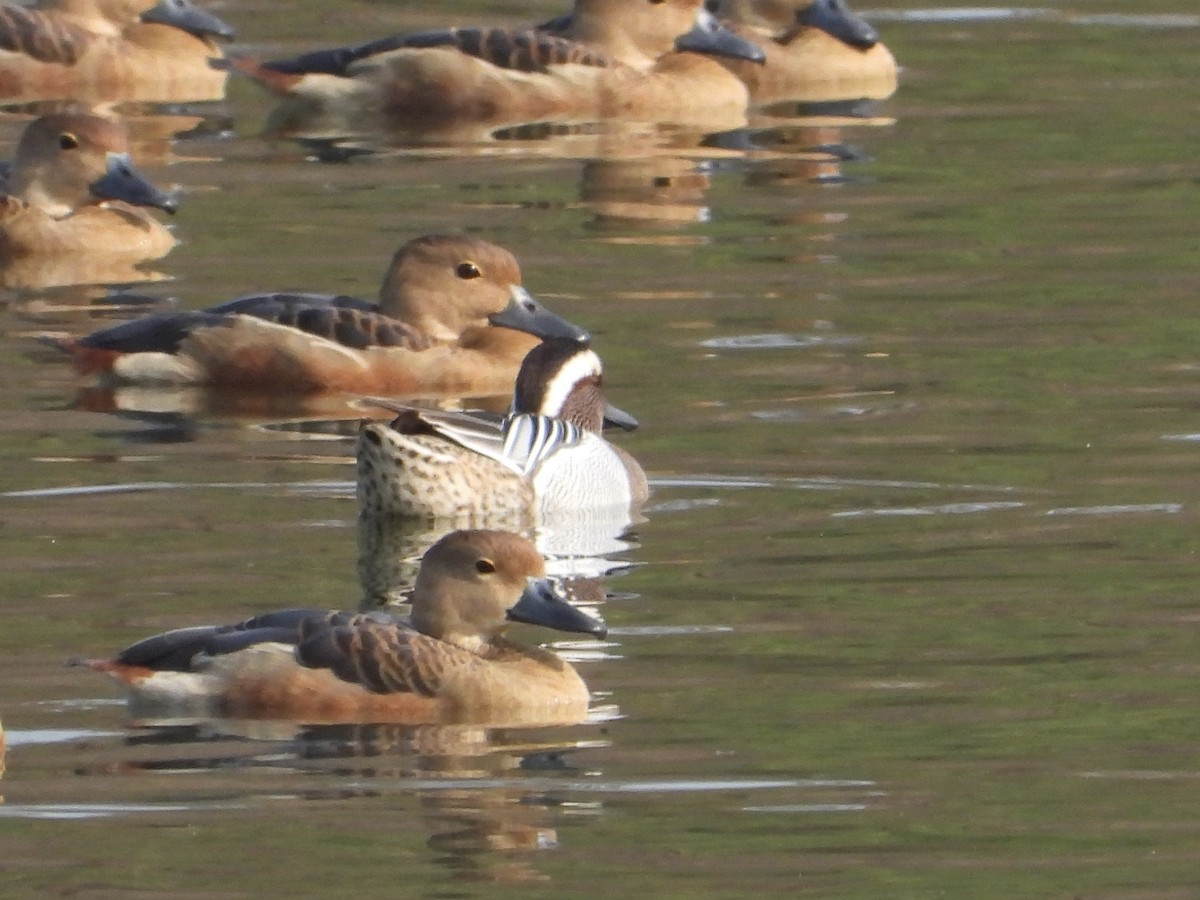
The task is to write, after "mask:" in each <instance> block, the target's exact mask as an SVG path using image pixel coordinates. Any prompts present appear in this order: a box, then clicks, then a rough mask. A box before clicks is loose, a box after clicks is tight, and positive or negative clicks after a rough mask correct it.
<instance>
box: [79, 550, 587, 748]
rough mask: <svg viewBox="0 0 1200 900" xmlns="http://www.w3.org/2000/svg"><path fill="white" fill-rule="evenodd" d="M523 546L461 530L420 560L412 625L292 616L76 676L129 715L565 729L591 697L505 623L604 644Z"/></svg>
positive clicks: (182, 634)
mask: <svg viewBox="0 0 1200 900" xmlns="http://www.w3.org/2000/svg"><path fill="white" fill-rule="evenodd" d="M544 575H545V565H544V562H543V560H542V557H541V555H540V554H538V552H537V551H536V549H534V547H533V545H532V544H530V543H529V542H528V541H527V540H525V539H524V538H522V537H520V536H519V535H516V534H511V533H509V532H499V531H457V532H452V533H451V534H449V535H447V536H446V537H444V538H442V540H440V541H439V542H438V543H436V544H435V545H434V546H433V547H431V548H430V550H429V551H428V552H427V553H426V555H425V557H424V559H423V560H422V564H421V569H420V571H419V573H418V575H417V582H416V585H415V587H414V589H413V592H412V598H411V600H412V614H411V616H410V617H409V618H408V619H407V620H403V619H398V618H395V617H393V616H390V615H387V614H384V613H364V614H351V613H327V612H323V611H318V610H286V611H283V612H279V613H270V614H267V615H265V616H259V617H256V618H254V619H249V620H247V621H246V622H243V623H239V624H237V625H233V626H222V627H199V628H187V629H179V630H178V631H174V632H167V633H165V634H162V635H156V636H154V637H151V638H148V639H146V640H144V641H141V642H139V643H138V644H134V645H133V646H131V647H129V648H127V649H126V650H124V651H122V652H121V653H120V654H118V656H117V657H116V658H115V659H109V660H85V661H82V663H81V664H83V665H87V666H89V667H90V668H92V669H94V670H96V671H99V672H104V673H105V674H107V675H109V676H111V677H113V678H114V679H116V680H117V681H119V682H120V683H121V684H123V685H124V686H125V688H126V689H127V691H128V692H129V695H130V701H131V704H132V705H133V707H134V709H135V711H137V712H140V713H144V714H153V715H158V716H169V715H201V714H205V715H219V716H228V717H235V718H242V717H246V718H275V719H290V720H297V721H309V722H330V721H355V722H364V721H379V722H405V723H414V724H415V723H449V722H467V723H473V724H492V725H535V724H566V723H570V722H576V721H579V720H580V719H582V718H583V716H584V715H585V714H586V711H587V705H588V699H589V695H588V691H587V688H586V686H585V685H584V683H583V681H582V680H581V679H580V677H579V675H578V673H576V672H575V670H574V669H573V668H572V667H571V666H570V665H569V664H567V663H566V662H564V661H563V660H562V659H561V658H560V657H558V656H557V655H556V654H554V653H552V652H550V651H547V650H543V649H540V648H537V647H531V646H526V645H523V644H519V643H517V642H515V641H512V640H510V639H508V638H506V637H505V636H504V634H503V633H504V631H505V629H506V628H507V625H508V622H509V621H511V620H516V621H524V622H530V623H534V624H542V625H547V626H549V627H552V628H558V629H562V630H570V631H581V632H587V633H592V634H598V635H603V633H604V626H603V623H602V622H601V621H600V620H599V619H597V618H596V617H595V616H593V615H590V614H586V613H584V612H582V611H580V610H578V609H576V608H575V607H572V606H570V605H569V604H568V603H567V602H566V600H565V599H563V597H562V596H561V595H560V594H559V593H558V592H557V589H555V588H553V587H551V585H550V583H549V582H547V581H545V580H544Z"/></svg>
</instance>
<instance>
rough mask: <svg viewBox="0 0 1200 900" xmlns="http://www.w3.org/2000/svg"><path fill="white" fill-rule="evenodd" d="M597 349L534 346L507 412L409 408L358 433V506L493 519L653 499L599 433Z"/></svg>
mask: <svg viewBox="0 0 1200 900" xmlns="http://www.w3.org/2000/svg"><path fill="white" fill-rule="evenodd" d="M600 378H601V369H600V361H599V358H598V357H596V355H595V353H593V352H592V351H591V350H589V349H587V348H586V347H582V346H580V345H571V344H570V343H569V342H566V341H545V342H543V343H542V344H541V345H540V346H539V347H536V348H534V349H533V350H532V351H530V353H529V355H528V356H527V357H526V359H525V361H524V362H523V363H522V366H521V371H520V373H519V374H518V376H517V386H516V391H515V392H514V400H513V407H512V412H511V413H510V414H509V415H508V416H505V417H499V416H493V415H489V414H478V413H476V414H469V413H459V412H449V411H442V410H424V409H404V410H401V413H400V416H398V417H397V418H396V419H395V420H394V421H393V422H392V423H391V424H383V423H371V424H366V425H364V426H363V428H362V429H361V430H360V433H359V440H358V445H357V450H356V457H357V465H358V479H357V485H358V487H357V490H358V497H359V505H360V509H361V510H362V512H363V513H364V515H367V516H400V517H416V518H457V517H462V516H467V517H477V518H482V519H489V518H492V517H501V516H504V515H506V514H510V513H512V512H513V511H514V510H515V511H528V512H529V514H530V515H531V516H535V517H540V518H545V517H547V516H550V515H552V514H555V513H568V512H572V511H579V510H586V509H599V508H618V509H622V510H628V509H630V508H631V507H635V506H637V505H640V504H641V503H642V502H643V501H644V500H645V499H646V497H647V496H648V494H649V490H648V487H647V482H646V475H645V473H644V472H643V471H642V468H641V466H639V465H638V463H637V461H636V460H634V459H633V457H631V456H630V455H629V454H628V453H626V452H625V451H624V450H622V449H621V448H619V447H617V446H615V445H613V444H610V443H609V442H608V441H607V440H605V439H604V438H603V437H602V436H601V434H600V431H601V428H602V426H603V423H604V421H605V419H606V418H607V419H608V420H609V421H611V422H615V423H616V424H619V425H621V426H622V427H627V428H628V427H634V426H636V421H635V420H633V419H632V418H631V417H629V416H627V415H626V414H625V413H622V412H621V411H620V410H617V409H615V408H613V407H612V406H610V405H608V404H607V403H606V402H605V401H604V398H603V394H602V391H601V387H600Z"/></svg>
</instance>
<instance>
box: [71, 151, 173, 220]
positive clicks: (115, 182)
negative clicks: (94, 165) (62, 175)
mask: <svg viewBox="0 0 1200 900" xmlns="http://www.w3.org/2000/svg"><path fill="white" fill-rule="evenodd" d="M91 192H92V194H93V195H94V196H96V197H99V198H100V199H101V200H123V201H125V202H126V203H131V204H133V205H134V206H152V207H154V208H156V209H161V210H164V211H165V212H168V213H171V214H172V215H174V213H175V210H176V209H178V208H179V203H178V201H176V199H175V198H174V197H173V196H172V195H170V194H168V193H167V192H166V191H160V190H159V189H158V188H157V187H155V186H154V184H153V183H152V182H151V181H150V179H149V178H147V177H146V176H145V175H143V174H142V173H141V172H139V171H138V170H137V167H136V166H134V164H133V160H132V159H130V158H129V154H128V153H109V154H108V167H107V168H106V169H105V172H104V175H103V176H102V177H101V178H100V179H99V180H97V181H94V182H92V186H91Z"/></svg>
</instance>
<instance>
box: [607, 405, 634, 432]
mask: <svg viewBox="0 0 1200 900" xmlns="http://www.w3.org/2000/svg"><path fill="white" fill-rule="evenodd" d="M641 424H642V423H641V422H639V421H638V420H637V419H635V418H634V417H633V416H631V415H630V414H629V413H627V412H625V410H623V409H617V407H615V406H613V405H612V404H611V403H605V404H604V425H605V427H612V428H620V429H621V430H622V431H633V430H634V429H635V428H637V427H638V426H639V425H641Z"/></svg>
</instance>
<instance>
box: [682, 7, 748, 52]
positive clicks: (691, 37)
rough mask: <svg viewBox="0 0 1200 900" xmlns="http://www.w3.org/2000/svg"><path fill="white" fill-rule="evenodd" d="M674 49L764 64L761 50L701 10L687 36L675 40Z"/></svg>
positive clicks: (710, 14) (704, 10) (707, 12)
mask: <svg viewBox="0 0 1200 900" xmlns="http://www.w3.org/2000/svg"><path fill="white" fill-rule="evenodd" d="M675 49H677V50H692V51H694V52H696V53H707V54H710V55H712V56H728V57H730V58H732V59H748V60H750V62H756V63H761V62H765V61H766V59H767V55H766V54H765V53H764V52H763V49H762V48H761V47H759V46H758V44H755V43H754V42H753V41H749V40H747V39H746V38H744V37H742V36H741V35H739V34H735V33H734V32H732V31H730V30H729V29H728V28H726V27H725V25H723V24H722V23H721V22H720V21H719V20H718V19H717V17H716V16H714V15H713V14H712V13H710V12H709V11H708V10H706V9H703V8H701V10H700V12H699V13H698V14H697V15H696V24H695V25H693V26H692V30H691V31H689V32H688V33H687V34H682V35H680V36H679V37H677V38H676V39H675Z"/></svg>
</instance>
